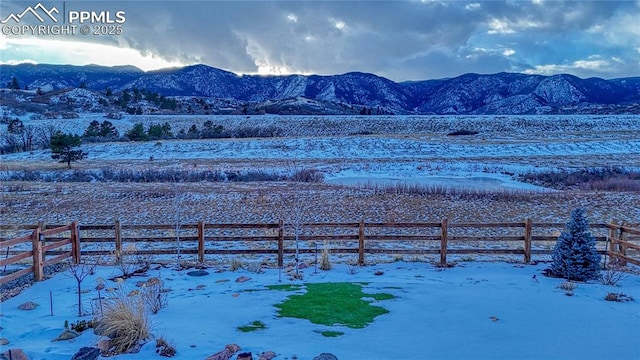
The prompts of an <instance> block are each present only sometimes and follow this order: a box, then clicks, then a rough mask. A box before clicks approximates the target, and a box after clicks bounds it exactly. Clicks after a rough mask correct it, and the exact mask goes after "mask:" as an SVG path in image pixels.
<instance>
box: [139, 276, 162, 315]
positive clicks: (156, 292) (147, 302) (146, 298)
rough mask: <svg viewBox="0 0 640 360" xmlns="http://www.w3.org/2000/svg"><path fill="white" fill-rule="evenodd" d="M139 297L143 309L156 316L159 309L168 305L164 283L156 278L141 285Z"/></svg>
mask: <svg viewBox="0 0 640 360" xmlns="http://www.w3.org/2000/svg"><path fill="white" fill-rule="evenodd" d="M140 296H142V301H143V303H144V306H145V308H146V309H148V310H149V311H151V313H152V314H157V313H158V311H160V309H162V308H164V307H166V306H167V304H168V296H167V289H165V287H164V282H163V281H162V280H161V279H160V278H157V277H152V278H149V279H148V280H147V281H146V282H145V284H144V285H142V291H141V292H140Z"/></svg>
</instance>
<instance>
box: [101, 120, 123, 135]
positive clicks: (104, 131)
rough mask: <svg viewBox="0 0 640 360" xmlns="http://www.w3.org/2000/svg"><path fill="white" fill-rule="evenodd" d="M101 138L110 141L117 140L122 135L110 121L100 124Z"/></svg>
mask: <svg viewBox="0 0 640 360" xmlns="http://www.w3.org/2000/svg"><path fill="white" fill-rule="evenodd" d="M100 136H102V137H105V138H110V139H115V138H117V137H118V136H120V134H119V133H118V129H116V127H115V126H113V124H112V123H111V121H109V120H105V121H103V122H102V124H100Z"/></svg>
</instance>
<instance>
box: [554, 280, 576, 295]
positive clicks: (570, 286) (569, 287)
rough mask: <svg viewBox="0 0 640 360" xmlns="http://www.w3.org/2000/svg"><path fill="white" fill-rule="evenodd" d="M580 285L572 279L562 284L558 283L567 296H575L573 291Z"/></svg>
mask: <svg viewBox="0 0 640 360" xmlns="http://www.w3.org/2000/svg"><path fill="white" fill-rule="evenodd" d="M576 287H578V286H577V285H576V283H574V282H571V281H565V282H563V283H562V284H560V285H558V288H559V289H560V290H564V294H565V295H567V296H573V292H574V290H575V289H576Z"/></svg>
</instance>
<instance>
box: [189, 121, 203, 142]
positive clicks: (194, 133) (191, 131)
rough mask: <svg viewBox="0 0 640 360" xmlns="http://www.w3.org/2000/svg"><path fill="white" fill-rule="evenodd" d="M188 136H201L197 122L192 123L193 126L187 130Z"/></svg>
mask: <svg viewBox="0 0 640 360" xmlns="http://www.w3.org/2000/svg"><path fill="white" fill-rule="evenodd" d="M187 136H189V138H193V139H195V138H198V137H200V130H198V127H197V126H196V124H193V125H191V127H190V128H189V130H188V131H187Z"/></svg>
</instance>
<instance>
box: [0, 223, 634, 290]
mask: <svg viewBox="0 0 640 360" xmlns="http://www.w3.org/2000/svg"><path fill="white" fill-rule="evenodd" d="M590 226H591V231H592V235H593V236H594V237H595V239H596V244H597V249H598V251H599V252H600V253H601V254H605V255H608V256H609V257H610V259H612V260H615V261H616V262H618V263H619V264H622V265H626V264H627V263H631V264H634V265H638V266H640V230H639V229H637V228H634V227H631V226H628V225H626V224H616V223H614V222H611V223H609V224H591V225H590ZM564 227H565V225H564V224H559V223H542V222H540V223H537V222H533V221H532V220H531V219H527V220H526V221H522V222H504V223H449V221H448V220H447V219H446V218H445V219H443V220H442V221H440V222H420V223H419V222H415V223H414V222H411V223H385V222H366V221H364V220H361V221H359V222H351V223H304V224H289V223H285V222H283V221H279V222H277V223H263V224H244V223H243V224H240V223H238V224H230V223H226V224H215V223H205V222H204V221H199V222H198V223H196V224H122V223H121V222H120V221H115V223H114V224H102V225H81V224H80V225H79V224H78V223H77V222H73V223H71V224H68V225H45V224H44V223H42V222H41V223H39V224H37V225H0V230H2V234H3V235H4V234H8V233H12V234H20V235H18V236H14V237H2V238H0V249H2V250H6V252H5V254H4V255H5V256H4V258H3V259H0V268H2V276H0V285H1V284H5V283H7V282H9V281H12V280H14V279H16V278H18V277H21V276H24V275H28V274H31V273H33V276H34V279H35V280H36V281H40V280H42V279H43V276H44V267H46V266H48V265H54V264H57V263H60V262H63V261H67V260H68V259H71V261H73V262H76V263H78V262H80V261H81V257H96V256H100V257H106V258H110V259H112V261H114V262H116V263H118V262H122V261H125V260H126V261H131V259H132V258H135V257H137V258H139V259H140V258H143V259H145V260H147V261H148V260H151V259H153V260H154V261H157V260H158V257H161V256H164V258H165V260H164V261H167V260H166V258H167V257H169V256H172V257H174V258H173V259H169V261H176V260H177V261H182V260H184V259H192V260H193V261H196V262H199V263H204V262H205V261H208V260H211V259H212V257H215V256H229V255H257V254H259V255H268V256H271V257H275V259H276V263H277V265H278V266H279V267H282V266H283V265H284V259H285V255H296V256H297V255H299V254H316V256H317V253H318V247H319V246H321V247H322V249H323V250H324V249H325V248H326V249H327V251H329V252H330V253H331V254H352V255H353V256H354V258H353V261H354V262H357V264H359V265H364V264H365V262H366V257H367V256H368V255H378V254H386V255H395V256H403V255H414V256H420V255H433V256H435V257H436V259H437V258H439V261H440V264H443V265H445V264H447V261H448V257H449V256H451V255H462V256H470V255H474V256H475V255H477V256H495V255H506V256H521V257H522V261H523V262H525V263H530V262H531V261H532V257H534V256H548V255H551V253H552V251H553V246H554V245H555V242H556V241H557V239H558V236H559V235H560V232H561V231H562V230H563V229H564ZM25 233H26V234H25ZM349 256H351V255H349ZM25 264H26V265H28V266H26V267H25ZM18 265H21V268H20V269H19V270H15V269H14V270H15V271H7V266H9V267H18ZM10 270H11V269H10Z"/></svg>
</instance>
